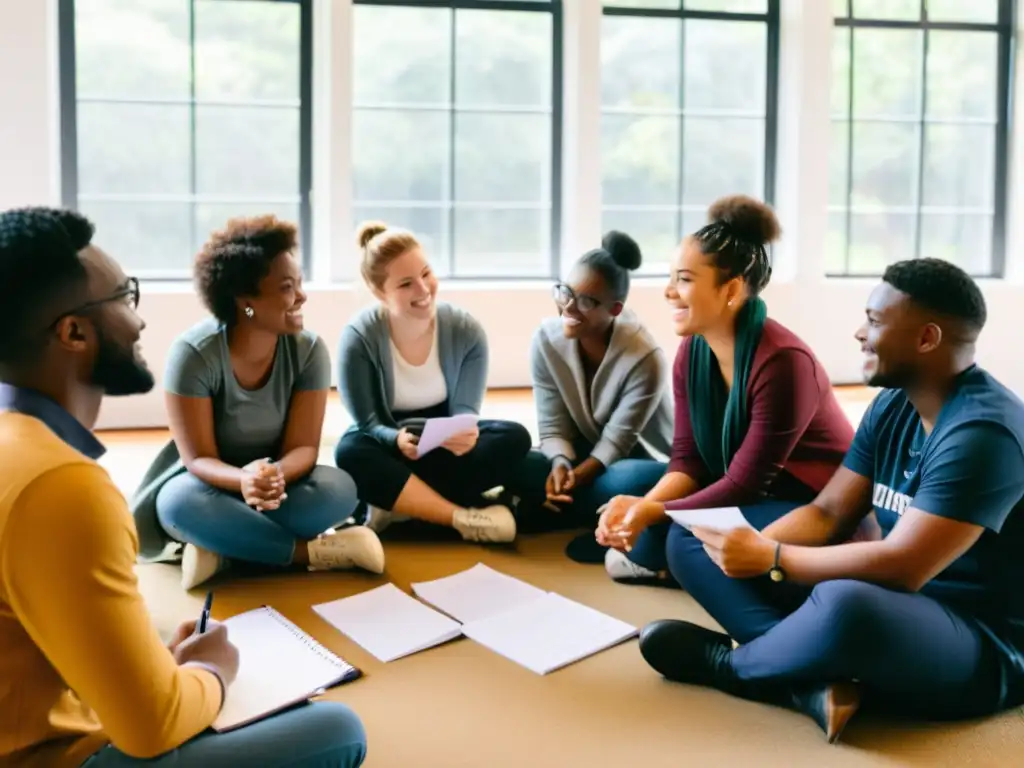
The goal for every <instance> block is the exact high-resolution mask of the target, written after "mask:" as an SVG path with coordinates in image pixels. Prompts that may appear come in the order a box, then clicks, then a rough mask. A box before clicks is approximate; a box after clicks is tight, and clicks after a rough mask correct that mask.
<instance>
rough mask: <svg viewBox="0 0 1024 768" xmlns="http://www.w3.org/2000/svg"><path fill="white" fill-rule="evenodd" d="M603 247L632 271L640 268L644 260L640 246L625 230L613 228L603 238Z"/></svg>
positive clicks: (625, 267)
mask: <svg viewBox="0 0 1024 768" xmlns="http://www.w3.org/2000/svg"><path fill="white" fill-rule="evenodd" d="M601 247H602V248H604V249H605V250H606V251H608V253H610V254H611V257H612V260H613V261H614V262H615V263H616V264H618V265H619V266H620V267H622V268H623V269H628V270H629V271H630V272H632V271H633V270H634V269H638V268H639V267H640V263H641V262H642V261H643V256H642V254H641V253H640V246H639V245H637V243H636V240H634V239H633V238H632V237H630V236H629V235H627V234H626V233H625V232H619V231H618V230H614V229H613V230H611V231H610V232H608V233H607V234H606V235H605V236H604V237H603V238H601Z"/></svg>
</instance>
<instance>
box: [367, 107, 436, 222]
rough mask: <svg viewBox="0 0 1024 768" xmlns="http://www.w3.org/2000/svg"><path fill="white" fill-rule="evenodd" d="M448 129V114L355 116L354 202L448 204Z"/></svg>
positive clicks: (387, 112) (373, 113)
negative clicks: (391, 201)
mask: <svg viewBox="0 0 1024 768" xmlns="http://www.w3.org/2000/svg"><path fill="white" fill-rule="evenodd" d="M448 125H449V113H448V112H447V111H445V112H433V111H415V112H409V111H403V110H392V109H386V110H376V109H373V110H370V109H356V110H354V113H353V115H352V134H353V135H352V148H353V151H352V163H353V166H354V174H353V175H354V193H355V199H356V201H357V202H358V201H362V200H378V201H387V200H422V201H441V200H446V199H448V196H449V193H448V186H449V181H448V173H449V171H448V168H449V155H448V148H449V130H448Z"/></svg>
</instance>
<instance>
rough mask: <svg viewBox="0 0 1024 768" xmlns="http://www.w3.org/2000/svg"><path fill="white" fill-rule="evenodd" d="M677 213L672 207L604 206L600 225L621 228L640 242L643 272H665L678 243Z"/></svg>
mask: <svg viewBox="0 0 1024 768" xmlns="http://www.w3.org/2000/svg"><path fill="white" fill-rule="evenodd" d="M678 226H679V214H678V213H677V212H676V211H637V210H621V209H615V208H611V209H608V208H605V209H604V210H603V211H602V213H601V228H602V230H603V231H605V232H607V231H608V230H610V229H617V230H619V231H621V232H625V233H626V234H628V235H629V236H630V237H632V238H633V239H634V240H636V242H637V245H639V246H640V252H641V254H642V255H643V263H642V264H641V265H640V272H642V273H643V274H645V275H666V276H667V275H668V265H669V263H670V262H671V261H672V258H673V255H674V253H675V249H676V248H678V247H679V239H680V237H679V232H678V231H677V227H678Z"/></svg>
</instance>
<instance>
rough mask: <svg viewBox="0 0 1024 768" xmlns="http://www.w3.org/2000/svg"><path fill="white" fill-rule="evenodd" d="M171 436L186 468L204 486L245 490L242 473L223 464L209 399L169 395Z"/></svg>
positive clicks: (233, 490) (168, 408) (168, 413)
mask: <svg viewBox="0 0 1024 768" xmlns="http://www.w3.org/2000/svg"><path fill="white" fill-rule="evenodd" d="M166 403H167V418H168V420H169V422H170V426H171V436H172V437H173V438H174V442H175V444H176V445H177V446H178V454H179V455H180V456H181V460H182V462H183V463H184V464H185V468H186V469H187V470H188V471H189V472H191V473H192V474H193V475H195V476H196V477H198V478H199V479H200V480H202V481H203V482H204V483H208V484H210V485H212V486H214V487H215V488H220V489H222V490H225V491H230V492H232V493H240V492H241V490H242V470H241V469H240V468H238V467H234V466H231V465H230V464H227V463H226V462H223V461H221V459H220V454H219V453H218V451H217V440H216V437H215V436H214V431H213V401H212V400H211V399H210V398H209V397H184V396H182V395H175V394H172V393H170V392H168V393H167V395H166Z"/></svg>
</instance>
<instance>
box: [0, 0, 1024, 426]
mask: <svg viewBox="0 0 1024 768" xmlns="http://www.w3.org/2000/svg"><path fill="white" fill-rule="evenodd" d="M55 6H56V2H55V0H0V104H3V105H4V108H3V109H2V110H0V208H5V207H9V206H13V205H21V204H27V203H51V204H59V201H60V193H59V183H58V179H59V174H58V171H59V151H58V142H57V136H58V129H59V115H58V105H57V100H56V85H55V83H56V23H55V21H56V10H55ZM566 6H567V7H566V25H565V27H566V46H565V52H566V57H567V59H566V67H565V71H566V83H565V94H566V114H567V115H568V116H569V117H568V119H567V121H566V126H565V137H564V141H565V151H564V154H565V160H564V162H565V166H564V170H565V182H566V183H565V185H564V186H565V198H564V201H563V213H564V221H565V224H566V229H565V231H566V236H565V253H564V258H565V260H566V261H570V260H571V259H573V258H575V256H576V255H578V254H579V253H581V252H582V251H583V250H585V249H586V248H589V247H592V244H593V243H594V242H596V240H597V239H598V237H599V235H600V231H599V218H600V217H599V206H600V196H599V193H598V187H597V185H598V184H599V179H600V176H599V173H598V172H597V169H598V168H599V162H598V152H599V139H600V136H599V133H598V131H597V130H596V126H598V125H599V119H600V115H599V107H600V105H599V95H600V94H599V88H598V85H597V82H596V77H597V72H598V71H599V66H598V65H599V61H600V58H599V56H600V52H599V51H598V50H597V46H596V40H597V36H596V35H595V34H594V31H595V30H596V29H597V28H598V25H599V22H600V3H599V2H598V1H597V0H566ZM782 8H783V14H782V59H781V67H780V80H781V82H780V89H781V93H780V99H781V101H780V125H779V136H780V140H779V162H778V169H779V171H778V190H777V207H778V212H779V216H780V218H781V220H782V225H783V229H784V236H783V241H782V244H781V247H780V248H779V249H778V256H777V265H776V269H775V277H774V278H773V282H772V285H771V286H770V288H769V290H768V291H767V292H766V294H765V299H766V300H767V302H768V304H769V307H770V311H771V313H772V315H773V316H774V317H775V318H777V319H778V320H779V321H780V322H782V323H784V324H786V325H788V326H790V327H791V328H793V329H794V330H795V331H796V332H797V333H799V334H800V335H801V336H803V338H804V339H806V340H807V342H808V343H809V344H810V345H811V346H812V347H813V348H814V349H815V350H816V351H817V353H818V355H819V356H820V358H821V359H822V361H823V362H824V364H825V366H826V367H827V368H828V370H829V372H830V374H831V376H832V377H833V380H834V381H835V382H836V383H851V382H857V381H859V380H860V354H859V351H858V346H857V344H856V342H855V341H854V340H853V332H854V330H855V329H856V327H857V325H858V324H859V322H860V320H861V317H862V315H863V304H864V300H865V298H866V297H867V294H868V292H869V291H870V289H871V287H872V286H873V285H874V281H873V280H857V279H845V280H828V279H825V278H824V277H822V276H821V274H822V267H821V264H822V259H821V254H822V253H823V251H824V243H825V231H826V230H825V228H826V215H825V204H824V201H825V200H826V197H827V173H828V141H829V123H828V103H829V83H830V82H831V74H830V67H831V56H830V51H831V29H832V27H831V25H832V19H831V3H828V2H824V1H823V0H782ZM350 10H351V8H350V4H349V0H333V2H331V0H317V18H316V24H317V41H316V51H315V56H316V62H315V78H316V83H315V98H316V103H315V105H314V114H315V115H316V116H317V117H316V119H317V123H316V126H315V142H316V143H315V151H316V153H317V154H316V163H315V165H316V169H317V170H316V176H315V178H314V185H315V194H314V198H315V215H316V223H315V227H314V234H315V244H314V245H315V257H314V267H315V269H314V275H313V277H314V285H313V287H312V290H311V296H310V301H309V304H308V305H307V311H306V321H307V325H308V327H310V328H313V329H315V330H317V331H318V332H320V333H321V334H323V335H324V337H325V338H326V339H327V341H328V342H329V344H330V346H331V347H332V348H334V346H335V344H336V342H337V338H338V335H339V332H340V330H341V327H342V326H343V325H344V323H345V321H346V319H347V318H348V317H349V316H350V315H351V314H352V313H353V312H354V311H356V310H357V309H358V308H359V307H360V306H361V305H363V304H364V303H365V302H366V301H367V300H368V296H367V294H366V292H365V291H364V290H362V289H361V288H359V287H356V286H353V284H352V283H351V280H352V278H353V277H354V276H355V266H354V265H355V254H354V253H353V252H352V249H351V246H350V245H349V243H350V242H351V217H350V214H349V212H348V201H349V200H350V199H351V195H350V191H349V184H348V177H349V168H350V166H351V162H350V153H349V136H350V120H349V115H348V110H347V109H346V107H345V105H346V104H347V102H348V96H349V94H350V93H351V82H350V66H349V65H350V60H349V51H350V50H351V48H350V46H349V44H348V37H349V34H350V29H351V26H350V20H351V13H350ZM581 30H584V31H586V32H584V33H583V34H581V33H580V31H581ZM1018 91H1021V87H1020V86H1018ZM1016 101H1019V98H1018V99H1015V102H1016ZM1019 135H1020V129H1018V132H1017V135H1015V136H1014V141H1012V142H1011V150H1012V149H1013V148H1014V146H1015V145H1016V139H1017V137H1018V136H1019ZM1012 156H1013V157H1014V160H1013V168H1012V171H1011V182H1012V191H1013V192H1014V194H1012V195H1011V205H1010V211H1011V215H1010V217H1009V218H1010V221H1011V222H1013V227H1012V229H1011V232H1010V238H1009V242H1010V253H1009V259H1008V263H1009V266H1010V274H1009V277H1008V278H1007V279H1006V280H998V281H985V282H984V283H983V289H984V292H985V295H986V297H987V299H988V302H989V314H990V319H989V325H988V328H987V329H986V331H985V333H984V335H983V337H982V341H981V344H980V350H979V357H980V360H981V362H982V364H984V365H985V366H987V367H988V368H989V369H990V370H991V371H992V372H993V373H994V374H995V375H997V376H998V377H1000V378H1001V379H1002V380H1003V381H1005V382H1006V383H1007V384H1009V385H1010V386H1011V387H1013V388H1014V389H1015V390H1017V391H1018V392H1024V355H1021V354H1020V353H1019V352H1018V351H1017V350H1019V349H1020V347H1019V346H1018V345H1019V333H1020V332H1019V330H1018V323H1017V322H1015V321H1014V318H1015V317H1018V318H1019V317H1021V310H1020V307H1021V306H1022V305H1024V284H1022V282H1021V275H1022V272H1024V270H1022V269H1021V266H1022V264H1021V259H1020V257H1019V251H1020V248H1019V247H1018V246H1019V244H1020V243H1021V236H1022V234H1024V231H1022V230H1021V228H1020V225H1019V224H1017V220H1018V219H1019V218H1020V217H1018V216H1016V215H1014V214H1015V212H1016V211H1017V210H1019V209H1020V208H1021V205H1022V203H1021V201H1020V200H1019V196H1018V195H1017V194H1015V191H1016V190H1017V189H1019V188H1020V181H1021V172H1022V167H1021V166H1022V163H1021V161H1020V158H1019V157H1018V153H1016V152H1012ZM98 240H99V242H100V243H101V244H102V233H99V238H98ZM115 256H116V254H115ZM662 288H663V286H662V281H661V280H644V281H637V282H636V283H634V289H633V293H632V296H631V298H630V303H631V305H632V307H633V308H634V309H635V310H636V311H637V312H638V313H639V314H640V315H641V316H642V317H643V318H644V320H645V321H646V322H647V323H648V325H649V326H650V328H651V329H652V331H653V332H654V333H655V334H656V336H658V338H659V340H660V341H661V342H662V343H663V344H664V345H665V346H666V348H667V349H669V350H670V352H671V350H674V348H675V345H676V343H677V340H676V339H675V338H674V337H673V336H672V334H671V331H669V330H668V328H669V325H668V313H667V310H666V309H665V306H664V302H663V301H662V298H661V297H662ZM442 291H443V297H444V298H445V299H447V300H449V301H452V302H455V303H457V304H460V305H461V306H463V307H465V308H466V309H468V310H469V311H470V312H472V313H473V314H474V315H476V316H477V317H478V318H479V319H480V320H481V321H482V322H483V323H484V325H485V326H486V328H487V331H488V334H489V338H490V344H491V351H492V352H491V358H492V363H491V374H490V384H491V386H494V387H511V386H528V385H529V383H530V379H529V367H528V362H527V350H528V347H529V340H530V336H531V334H532V331H533V329H534V327H535V326H536V325H537V323H538V322H539V321H540V320H541V318H543V317H545V316H547V315H549V314H550V313H551V312H552V305H551V301H550V299H549V287H548V285H547V283H522V284H508V283H502V284H486V283H476V284H471V283H450V284H447V285H445V286H443V287H442ZM141 311H142V312H143V314H144V316H145V317H146V318H147V320H148V322H149V326H148V328H147V330H146V332H145V334H144V339H143V343H144V345H145V349H146V355H147V357H148V359H149V361H150V364H151V365H152V367H153V368H154V370H155V371H157V372H158V374H159V372H160V371H161V370H162V369H163V365H164V359H165V350H166V349H167V347H168V345H169V344H170V342H171V341H172V339H173V338H174V337H175V335H177V334H178V333H179V332H180V331H181V330H183V329H184V328H186V327H188V326H189V325H191V324H192V323H193V322H196V321H197V320H199V319H200V318H201V317H202V316H203V312H202V309H201V307H200V306H199V304H198V302H197V300H196V299H195V297H194V296H192V295H191V291H190V287H189V286H187V285H182V286H166V285H162V286H153V285H144V286H143V299H142V305H141ZM165 423H166V421H165V417H164V413H163V408H162V395H161V393H160V391H159V389H158V390H157V391H154V392H153V393H151V394H150V395H147V396H145V397H135V398H126V399H118V400H110V401H108V403H107V404H106V405H105V407H104V412H103V414H102V417H101V424H100V425H101V426H104V427H129V426H161V425H164V424H165Z"/></svg>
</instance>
